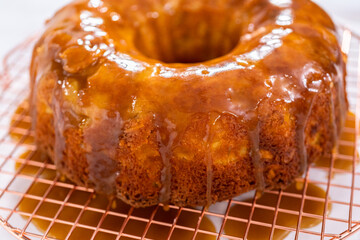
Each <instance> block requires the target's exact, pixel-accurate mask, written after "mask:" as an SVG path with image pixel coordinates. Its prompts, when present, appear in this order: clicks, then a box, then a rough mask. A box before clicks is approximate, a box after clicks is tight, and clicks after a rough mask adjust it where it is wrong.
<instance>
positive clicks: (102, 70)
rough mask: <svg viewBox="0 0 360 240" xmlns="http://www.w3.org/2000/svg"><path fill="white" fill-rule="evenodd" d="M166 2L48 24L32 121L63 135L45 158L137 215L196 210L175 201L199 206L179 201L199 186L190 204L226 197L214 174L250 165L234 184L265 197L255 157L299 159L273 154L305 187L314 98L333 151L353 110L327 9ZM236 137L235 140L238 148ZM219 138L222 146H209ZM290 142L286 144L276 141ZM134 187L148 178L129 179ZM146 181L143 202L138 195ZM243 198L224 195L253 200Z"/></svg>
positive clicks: (95, 5) (86, 8)
mask: <svg viewBox="0 0 360 240" xmlns="http://www.w3.org/2000/svg"><path fill="white" fill-rule="evenodd" d="M166 2H167V4H165V3H164V2H162V1H160V0H147V1H144V0H142V1H139V0H136V1H117V0H103V1H93V0H80V1H74V2H72V3H70V4H69V5H67V6H66V7H65V8H63V9H62V10H60V11H59V12H58V13H57V14H56V15H55V16H54V17H53V18H52V19H51V20H50V21H49V22H48V24H47V29H46V31H45V33H44V35H43V36H42V37H41V39H40V40H39V41H38V43H37V45H36V47H35V49H34V55H33V61H32V66H31V88H32V96H31V99H32V102H33V103H34V104H35V106H36V107H35V108H34V111H33V114H32V116H33V117H34V119H35V121H34V122H41V121H42V120H43V118H45V119H46V121H45V120H43V121H45V123H41V124H49V123H48V122H51V123H53V124H52V125H51V126H48V127H47V128H45V130H43V132H41V130H39V133H38V134H42V135H47V134H48V131H49V129H53V130H54V136H55V137H54V143H52V144H53V148H54V152H53V153H48V154H49V155H51V157H52V158H53V160H54V162H55V165H56V166H57V167H58V169H59V171H62V172H63V173H64V174H66V173H68V172H69V171H68V169H66V166H68V165H70V164H69V163H68V162H67V161H70V160H69V159H68V158H67V157H66V156H65V157H64V155H65V154H64V153H70V154H73V153H77V155H76V154H75V155H76V156H75V157H74V158H75V159H83V161H84V163H83V165H82V166H81V167H79V169H83V168H84V165H86V166H85V167H86V170H87V172H88V176H87V179H86V181H88V182H86V183H87V184H88V185H94V188H95V189H96V190H97V191H98V192H104V193H107V194H109V195H111V194H116V195H117V196H118V197H121V198H122V199H123V200H124V201H129V202H130V203H133V204H136V203H139V200H138V198H137V196H139V194H140V195H141V196H140V197H143V199H148V201H149V202H151V203H157V202H163V203H168V202H176V201H179V203H178V205H181V204H186V203H184V202H181V201H186V199H188V198H187V196H186V197H183V199H178V197H176V194H177V195H178V196H185V195H191V194H189V193H188V192H189V189H184V190H183V191H184V192H185V193H184V192H181V191H180V190H179V189H181V188H182V187H183V186H182V185H183V183H184V182H189V183H191V184H193V185H197V186H199V185H200V184H202V185H203V186H199V189H196V192H200V191H203V190H204V189H205V188H206V189H205V190H204V193H202V194H200V195H199V198H200V199H197V201H193V202H191V203H192V204H194V205H195V204H196V203H197V204H203V205H205V204H211V203H213V202H215V201H216V199H219V198H221V196H219V195H217V193H219V192H222V188H225V187H226V186H228V185H227V183H226V182H224V183H221V184H218V183H217V182H216V181H217V180H218V179H219V176H221V174H222V173H221V172H220V173H217V172H215V171H214V169H221V168H222V167H223V166H224V165H226V164H228V163H229V162H230V161H233V162H236V163H239V165H240V163H242V162H246V164H243V169H241V171H239V172H250V170H249V169H247V168H246V166H248V165H252V173H249V174H250V175H251V176H254V179H250V180H248V182H246V183H244V184H248V185H251V186H249V187H248V188H255V187H256V188H258V190H263V189H265V188H266V185H267V182H266V181H270V182H271V180H272V179H270V180H269V179H267V178H270V177H272V176H274V175H276V174H272V173H271V171H270V170H268V171H267V172H269V173H268V174H267V176H265V172H266V159H263V158H261V156H259V151H261V150H264V151H268V153H269V152H270V151H271V150H272V149H276V148H278V147H282V146H284V144H285V142H289V141H292V142H291V144H289V145H291V146H296V149H294V151H293V152H290V151H292V150H293V149H290V150H289V149H285V150H284V151H283V155H282V156H278V155H279V154H277V153H278V152H274V154H275V155H277V157H280V158H283V159H281V161H282V162H289V161H290V160H292V159H296V162H297V163H296V164H294V166H293V167H294V168H296V172H298V174H299V175H300V174H301V173H302V172H303V171H304V170H305V169H306V165H307V157H308V156H307V152H306V147H307V146H305V141H306V137H307V136H306V135H305V133H304V132H305V131H306V127H307V124H308V121H307V120H308V118H309V114H310V112H311V110H312V109H311V107H312V106H313V103H314V102H315V104H316V101H315V100H314V99H316V98H317V97H319V96H320V97H324V98H326V101H324V102H327V103H329V105H330V106H327V108H328V109H327V110H328V111H329V112H330V113H329V112H326V113H324V114H326V115H329V116H330V118H331V119H330V120H329V121H330V122H331V123H329V124H328V125H329V128H331V131H332V132H333V135H334V136H333V137H327V141H329V142H332V143H333V142H334V141H335V140H336V138H337V130H338V128H337V126H338V125H341V119H342V117H343V114H344V113H345V112H346V108H347V103H346V98H345V91H344V85H343V81H344V73H343V69H344V66H345V63H344V61H343V57H342V54H341V50H340V47H339V44H338V41H337V39H336V36H335V35H336V34H335V31H336V30H335V26H334V24H333V22H332V21H331V19H330V18H329V17H328V15H327V14H326V13H325V12H324V11H323V10H322V9H320V8H319V7H318V6H317V5H315V4H313V3H312V2H311V1H308V0H289V1H273V0H271V1H270V0H255V1H250V0H244V1H230V0H223V1H215V2H213V1H203V0H185V1H180V2H179V1H166ZM214 3H216V4H214ZM259 6H261V7H259ZM310 13H311V14H310ZM267 110H268V111H267ZM275 114H278V115H277V118H276V119H273V122H271V121H270V118H271V117H272V116H274V115H275ZM213 116H215V117H213ZM225 118H226V119H227V121H225V120H222V119H225ZM194 119H202V121H199V122H202V123H204V122H205V123H206V124H205V125H203V124H199V123H195V121H194ZM229 119H230V120H229ZM231 121H233V122H236V123H235V124H234V123H232V125H230V124H229V122H231ZM274 122H275V123H274ZM221 123H225V124H223V125H221ZM196 124H198V125H196ZM49 125H50V124H49ZM219 125H220V126H219ZM228 125H230V126H236V127H237V129H238V132H237V133H234V135H235V136H237V137H238V139H237V141H235V140H234V142H233V143H232V144H230V143H229V141H228V139H229V137H228V136H226V134H229V133H228V132H233V131H234V129H231V128H229V126H228ZM193 128H196V131H192V132H191V131H190V130H189V129H193ZM270 128H272V129H274V130H273V131H274V132H270V131H268V132H267V131H266V129H270ZM280 128H281V129H282V130H283V131H280V130H278V129H280ZM40 129H41V128H40ZM216 129H217V130H216ZM207 131H208V132H207ZM215 131H218V132H216V133H224V136H223V138H222V139H217V142H216V141H215V138H209V139H208V140H207V141H203V139H205V138H204V135H206V134H209V135H213V133H215ZM227 131H228V132H227ZM275 131H278V132H275ZM69 132H71V133H73V132H77V133H78V135H80V136H78V137H79V138H81V139H82V141H81V143H79V142H80V141H78V139H77V140H74V139H73V138H71V137H69V136H65V135H66V134H67V133H69ZM189 132H190V133H189ZM284 132H286V134H287V138H288V139H287V140H284V142H282V141H274V142H271V141H269V140H268V139H273V136H278V135H281V134H284ZM140 135H141V136H140ZM139 136H140V137H139ZM332 138H334V139H332ZM134 139H135V140H138V141H137V142H136V141H135V140H134ZM139 139H140V140H139ZM144 139H145V141H143V140H144ZM242 140H243V141H244V142H243V144H242V146H241V147H239V146H238V142H240V141H242ZM191 141H193V142H194V143H193V144H192V145H191V144H188V143H189V142H191ZM74 142H75V143H74ZM144 142H145V143H144ZM40 144H41V143H40ZM43 144H46V143H43ZM189 146H190V147H189ZM116 148H117V149H116ZM192 148H193V149H192ZM290 148H291V147H290ZM79 149H81V151H80V150H79ZM143 149H145V150H143ZM238 149H244V151H243V152H244V153H243V154H240V153H239V150H238ZM79 152H80V153H79ZM194 152H197V154H196V156H194ZM79 155H81V156H79ZM83 155H84V156H83ZM268 155H271V153H270V154H268ZM130 156H131V157H132V158H131V161H129V160H128V159H129V158H130ZM215 156H216V157H215ZM71 160H73V159H71ZM248 162H249V164H248ZM185 163H186V164H188V166H189V168H190V167H191V166H197V167H198V169H199V170H198V174H197V175H196V176H194V178H189V179H186V176H185V177H184V176H183V175H182V174H181V173H179V172H178V171H180V170H178V171H174V169H183V168H184V167H183V165H181V164H185ZM144 164H145V165H146V166H147V167H146V169H145V170H144V169H143V166H144ZM267 165H271V164H267ZM64 166H65V169H64ZM226 167H227V166H225V168H226ZM137 171H142V172H141V173H139V172H137ZM148 172H151V173H152V175H151V176H150V175H149V174H147V173H148ZM139 174H141V176H143V178H146V179H141V180H140V179H134V178H136V176H139ZM130 175H131V176H133V178H129V177H128V176H130ZM148 175H149V176H148ZM233 175H234V176H237V175H239V174H233ZM68 177H71V176H70V174H68ZM229 178H230V177H229ZM135 180H136V181H135ZM84 181H85V180H84ZM140 181H142V182H141V186H144V190H143V191H140V190H139V187H138V185H139V184H137V185H136V184H135V183H137V182H140ZM229 181H233V182H235V183H236V182H239V181H238V180H237V179H235V178H232V179H229ZM198 183H200V184H198ZM134 185H136V186H134ZM239 185H240V183H239ZM234 186H235V187H234V189H230V190H229V192H230V193H228V195H231V194H232V195H236V194H239V193H240V192H241V191H245V189H241V190H239V189H240V188H236V187H238V186H236V184H234ZM128 189H130V190H131V191H130V192H131V193H133V195H131V196H129V194H128V193H129V190H128ZM136 191H139V192H141V193H139V194H137V193H134V192H136ZM178 191H180V193H179V192H178ZM146 194H148V195H146ZM142 195H146V196H142ZM194 195H195V196H196V194H193V195H192V196H189V198H194ZM232 195H231V196H232ZM154 196H155V197H156V200H154V198H155V197H154ZM173 196H175V197H173ZM231 196H229V197H231ZM195 202H196V203H195ZM139 204H141V203H139Z"/></svg>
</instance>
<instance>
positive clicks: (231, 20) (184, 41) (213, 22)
mask: <svg viewBox="0 0 360 240" xmlns="http://www.w3.org/2000/svg"><path fill="white" fill-rule="evenodd" d="M239 39H240V23H239V21H238V20H237V17H236V16H235V14H233V13H231V10H229V9H228V8H227V9H221V8H220V9H216V8H211V7H207V8H201V7H199V8H198V9H191V8H189V9H187V8H185V9H182V10H181V11H178V12H175V13H173V14H167V13H162V12H158V13H156V14H152V15H150V17H148V18H147V21H146V22H145V23H143V24H140V26H138V27H137V32H136V36H135V46H136V47H137V49H138V50H139V51H140V52H141V53H142V54H143V55H145V56H146V57H149V58H152V59H156V60H159V61H162V62H165V63H197V62H204V61H207V60H211V59H214V58H218V57H221V56H224V55H226V54H227V53H229V52H231V50H232V49H234V47H235V46H236V45H237V44H238V42H239Z"/></svg>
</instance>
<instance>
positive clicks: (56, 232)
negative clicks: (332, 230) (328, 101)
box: [10, 101, 355, 240]
mask: <svg viewBox="0 0 360 240" xmlns="http://www.w3.org/2000/svg"><path fill="white" fill-rule="evenodd" d="M23 113H25V114H23ZM27 113H28V104H27V101H25V102H24V103H22V104H21V105H20V106H19V107H18V109H17V110H16V111H15V113H14V117H13V120H12V123H14V124H15V120H16V119H18V117H19V115H21V116H23V118H21V120H20V121H18V122H17V123H16V124H15V127H16V128H19V129H21V130H28V129H29V119H28V118H27V117H28V115H27ZM353 116H354V114H352V113H348V118H347V120H346V122H345V126H346V127H348V128H350V129H354V128H355V122H354V120H351V119H353ZM18 120H19V119H18ZM17 132H20V133H16V132H12V131H10V135H11V136H12V137H13V138H14V140H19V139H22V138H23V137H24V135H22V134H21V133H23V132H24V131H17ZM354 137H355V135H354V134H353V133H351V132H350V133H349V132H343V133H342V135H341V138H340V139H342V140H345V141H349V142H353V141H354ZM29 143H32V142H31V141H30V140H29ZM352 150H353V149H348V148H344V149H343V150H341V148H340V150H339V151H340V152H341V153H342V154H345V155H349V156H352V154H353V152H352ZM19 158H20V159H30V160H32V161H38V162H42V163H43V162H44V161H50V160H49V159H47V157H46V156H44V154H42V153H40V152H39V151H35V152H31V151H28V152H25V153H23V154H22V155H21V156H20V157H19ZM339 161H340V160H336V161H335V166H334V167H335V168H340V169H346V170H349V169H350V167H352V164H351V166H350V164H344V163H342V162H339ZM349 162H350V161H349ZM340 163H341V164H340ZM321 164H323V162H322V160H320V163H319V162H316V163H315V165H318V166H321ZM20 167H22V163H21V162H17V163H16V165H15V170H18V169H19V168H20ZM327 167H328V166H327ZM39 170H40V168H39V167H35V166H32V165H25V167H23V168H22V170H21V171H20V174H24V175H29V176H35V175H36V174H37V173H38V172H39ZM55 176H56V171H55V170H51V169H47V168H45V169H44V170H43V171H41V173H40V174H39V178H43V179H48V180H53V179H54V178H55ZM48 187H49V185H47V184H44V183H40V182H36V183H34V184H33V185H32V186H31V187H30V188H29V189H28V191H27V193H28V194H30V195H34V196H39V197H42V196H43V195H44V193H45V192H46V190H47V189H48ZM302 187H303V186H302V184H297V183H294V184H292V185H291V186H290V187H289V188H288V189H285V190H284V193H294V194H299V195H301V194H302V191H303V190H302ZM68 192H69V189H67V188H63V187H58V186H55V187H54V189H53V190H52V191H50V193H49V195H48V196H47V198H48V199H55V200H59V201H63V200H64V199H65V197H66V195H67V194H68ZM89 195H90V193H88V192H84V191H75V192H74V193H73V195H72V197H71V198H70V199H69V202H70V203H74V204H84V203H85V202H86V201H87V200H88V198H89ZM306 195H307V196H313V197H316V198H318V200H319V201H314V200H309V199H306V200H305V205H304V212H306V213H310V214H314V215H317V216H322V214H323V210H324V201H322V199H324V198H325V192H324V190H323V189H322V188H319V187H318V186H316V185H314V184H311V183H310V184H309V185H308V187H307V192H306ZM244 202H248V203H251V202H252V199H245V200H244ZM37 204H38V201H37V200H34V199H31V198H26V197H25V198H24V199H23V200H22V201H21V203H20V204H19V206H18V210H20V211H22V212H26V213H32V212H33V211H34V209H35V207H36V206H37ZM108 204H109V199H108V198H107V197H106V196H104V195H95V197H94V198H92V199H91V201H90V204H89V206H90V207H95V208H98V209H106V208H107V206H108ZM257 204H260V205H263V206H268V207H273V208H275V207H276V204H277V195H276V194H272V193H269V192H266V193H264V194H263V195H262V196H260V197H259V198H258V199H257ZM300 204H301V198H297V197H293V196H286V194H283V196H282V198H281V202H280V208H281V209H285V210H293V211H298V209H299V208H300ZM58 209H59V205H57V204H52V203H48V202H45V203H43V204H42V206H41V207H40V208H39V210H38V211H37V212H36V214H37V215H40V216H46V217H50V218H51V217H54V216H55V214H56V212H57V211H58ZM129 209H130V206H129V205H127V204H125V203H123V202H122V201H120V200H115V201H114V202H113V203H112V204H111V211H114V212H118V213H123V214H127V212H128V211H129ZM154 209H155V207H149V208H140V209H134V212H133V215H134V216H142V217H144V218H149V217H150V215H151V214H152V212H153V211H154ZM330 211H331V205H329V206H328V213H329V212H330ZM79 214H80V209H79V208H74V207H65V208H64V209H63V210H62V212H61V213H60V215H59V217H58V219H61V220H65V221H70V222H73V221H75V219H76V218H77V217H78V215H79ZM176 214H177V210H175V209H171V208H170V210H168V211H165V210H163V208H161V207H159V208H158V210H157V213H156V215H155V217H154V220H155V221H161V222H166V223H169V224H172V222H173V220H174V218H175V216H176ZM249 214H250V206H244V205H240V204H236V205H234V206H233V207H231V208H230V211H229V216H234V217H239V218H242V219H246V220H247V219H248V218H249ZM99 216H101V214H99V213H96V212H94V211H85V212H84V214H83V217H82V218H81V219H80V223H81V224H85V225H89V226H94V227H96V226H97V224H98V222H99ZM198 217H199V215H198V214H195V213H191V212H187V211H183V212H182V213H181V215H180V218H179V219H178V223H177V224H178V225H182V226H188V227H194V226H196V223H197V221H198ZM273 218H274V211H271V210H265V209H261V208H259V207H257V208H256V210H255V211H254V215H253V218H252V219H253V220H255V221H260V222H265V223H269V224H272V221H273ZM123 221H124V219H123V218H118V217H114V216H113V217H109V218H106V219H105V221H104V223H103V225H102V228H104V229H109V230H113V231H118V230H119V228H120V227H121V225H122V223H123ZM297 221H298V215H297V214H289V213H283V212H281V211H279V213H278V216H277V220H276V224H277V225H280V226H286V227H296V225H297ZM320 222H321V220H320V219H317V218H309V217H304V216H303V217H302V223H301V228H311V227H313V226H316V225H318V224H319V223H320ZM32 223H33V224H34V225H35V226H36V227H37V228H38V229H39V230H40V231H41V232H45V231H46V230H47V228H48V226H49V222H48V221H45V220H41V219H38V218H34V219H33V220H32ZM145 226H146V222H140V221H129V222H128V223H127V225H126V227H125V229H124V233H127V234H133V235H136V236H138V235H139V234H141V233H142V232H143V230H144V229H145ZM70 229H71V226H70V225H66V224H59V223H55V224H54V225H53V227H52V228H51V229H50V231H49V234H48V236H50V237H54V238H58V239H63V238H65V237H66V236H67V234H68V232H69V231H70ZM200 229H203V230H207V231H210V232H215V227H214V225H213V223H212V222H211V220H210V219H208V218H207V217H206V216H204V218H203V220H202V222H201V225H200ZM269 229H270V228H266V227H260V226H257V225H255V224H253V225H251V227H250V229H249V235H248V239H249V240H252V239H266V238H268V237H269V235H270V230H269ZM168 230H169V228H167V227H163V226H160V225H157V224H152V225H151V227H150V228H149V231H148V233H147V235H146V237H148V238H153V239H165V238H166V237H167V234H168ZM245 230H246V224H245V223H243V222H238V221H234V220H227V223H226V224H225V229H224V231H225V234H228V235H231V236H236V237H243V236H244V233H245ZM92 234H93V231H92V230H87V229H85V228H80V227H77V228H75V230H74V231H73V233H72V235H71V237H70V239H79V238H81V239H87V238H91V236H92ZM288 234H289V232H287V231H284V230H278V229H276V230H275V231H274V235H273V238H274V239H283V238H285V237H286V236H287V235H288ZM97 236H98V239H104V240H107V239H115V237H114V235H111V234H105V233H101V232H100V233H99V234H98V235H97ZM172 236H173V237H172V239H184V240H186V239H191V238H192V236H193V233H192V232H190V231H184V230H180V229H175V231H174V233H173V235H172ZM197 236H198V237H197V239H216V238H215V237H211V236H209V235H205V234H198V235H197ZM125 239H126V238H125Z"/></svg>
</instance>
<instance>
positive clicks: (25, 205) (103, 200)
mask: <svg viewBox="0 0 360 240" xmlns="http://www.w3.org/2000/svg"><path fill="white" fill-rule="evenodd" d="M19 158H20V159H30V160H32V161H39V162H43V161H44V159H46V157H45V156H43V155H42V154H41V153H39V152H35V153H32V152H30V151H29V152H25V153H23V154H22V155H21V156H20V157H19ZM21 165H22V164H21V163H20V162H17V163H16V165H15V170H18V169H19V168H20V167H21ZM38 171H39V168H38V167H34V166H31V165H26V167H25V168H23V169H22V170H21V172H20V173H21V174H24V175H30V176H34V175H35V174H36V173H37V172H38ZM55 176H56V172H55V171H49V170H45V171H43V172H42V173H41V174H40V175H39V178H45V179H49V180H50V179H54V178H55ZM48 187H49V185H48V184H44V183H40V182H35V183H34V184H32V185H31V187H30V188H29V189H28V191H27V194H29V195H32V196H39V197H42V196H44V194H45V192H46V191H47V189H48ZM68 193H69V189H68V188H64V187H59V186H54V187H53V190H51V191H50V193H49V194H48V196H47V197H46V198H47V199H54V200H58V201H63V200H64V199H65V197H66V196H67V194H68ZM89 195H90V193H88V192H85V191H75V192H74V193H73V194H72V195H71V197H70V198H69V200H68V203H72V204H84V203H85V202H86V201H87V200H88V199H89ZM112 201H113V202H112V203H111V209H110V211H112V212H115V213H122V214H127V213H128V211H129V210H130V206H129V205H127V204H125V203H123V202H122V201H121V200H118V199H116V200H112ZM38 202H39V201H37V200H34V199H31V198H27V197H25V198H24V199H23V200H22V201H21V202H20V204H19V206H18V210H19V211H21V212H25V213H32V212H33V211H34V210H35V208H36V206H37V204H38ZM108 205H109V199H108V198H107V197H106V196H105V195H98V194H96V195H94V196H93V198H92V199H91V201H90V203H89V205H88V207H93V208H96V209H100V210H105V209H107V207H108ZM59 206H60V205H59V204H54V203H49V202H47V201H45V202H44V203H42V205H41V207H40V208H39V209H38V211H37V212H36V215H38V216H43V217H49V218H52V217H54V216H55V214H56V213H57V211H58V210H59ZM80 210H81V209H80V208H76V207H69V206H66V207H64V209H63V210H62V211H61V213H60V215H59V216H58V219H60V220H64V221H69V222H74V221H75V219H76V218H77V217H78V216H79V214H80ZM154 210H155V207H148V208H139V209H134V210H133V213H132V215H133V216H137V217H143V218H145V219H148V218H149V217H150V216H151V214H152V213H153V212H154ZM177 213H178V210H177V209H172V208H170V209H169V210H167V211H165V210H164V209H163V208H162V207H158V209H157V212H156V214H155V216H154V220H155V221H159V222H163V223H167V224H170V225H171V224H172V223H173V221H174V219H175V217H176V215H177ZM100 216H101V214H100V213H98V212H96V211H87V210H85V212H84V213H83V215H82V216H81V218H80V221H79V223H80V224H83V225H87V226H92V227H96V226H97V224H98V223H99V220H100ZM199 216H200V215H199V214H197V213H192V212H189V211H185V210H184V211H182V212H181V214H180V216H179V218H178V221H177V225H181V226H185V227H190V228H195V226H196V225H197V222H198V219H199ZM24 218H26V219H27V217H24ZM123 222H124V218H121V217H116V216H114V215H111V214H109V215H108V217H107V218H106V219H105V221H104V222H103V224H102V225H101V228H103V229H107V230H112V231H119V229H120V227H121V226H122V224H123ZM32 224H34V225H35V226H36V228H37V229H38V230H39V231H41V232H43V233H44V232H45V231H46V230H47V229H48V227H49V222H48V221H45V220H42V219H39V218H33V220H32ZM146 225H147V222H146V221H138V220H131V219H130V220H129V222H128V223H127V224H126V227H125V228H124V231H123V233H126V234H130V235H134V236H141V234H142V233H143V231H144V230H145V227H146ZM71 227H72V225H68V224H60V223H55V224H54V225H53V227H52V228H51V229H50V231H49V233H48V235H47V236H48V237H52V238H57V239H64V238H65V237H66V236H67V234H68V232H69V231H70V229H71ZM199 228H200V229H202V230H206V231H209V232H215V227H214V225H213V223H212V222H211V220H210V219H209V218H207V217H206V216H204V217H203V219H202V222H201V224H200V227H199ZM169 231H170V228H169V227H168V226H161V225H159V224H155V223H154V224H152V225H150V228H149V230H148V232H147V234H146V237H147V238H150V239H159V240H160V239H166V238H167V236H168V234H169ZM92 234H93V230H89V229H86V228H82V227H77V228H75V229H74V231H73V233H72V234H71V236H70V239H90V238H91V236H92ZM193 234H194V233H193V232H192V231H187V230H182V229H179V228H176V229H175V230H174V232H173V233H172V235H171V236H172V237H171V239H174V240H177V239H178V240H186V239H192V237H193ZM115 238H116V235H114V234H108V233H103V232H100V233H98V234H97V236H96V238H95V239H102V240H112V239H115ZM122 239H128V238H124V237H122ZM129 239H130V238H129ZM196 239H204V240H210V239H211V240H213V239H214V240H215V239H216V237H213V236H211V235H207V234H202V233H199V234H197V237H196Z"/></svg>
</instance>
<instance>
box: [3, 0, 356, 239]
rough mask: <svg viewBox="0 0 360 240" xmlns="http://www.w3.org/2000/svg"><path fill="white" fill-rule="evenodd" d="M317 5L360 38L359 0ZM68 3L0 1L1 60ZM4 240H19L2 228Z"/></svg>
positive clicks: (324, 0)
mask: <svg viewBox="0 0 360 240" xmlns="http://www.w3.org/2000/svg"><path fill="white" fill-rule="evenodd" d="M314 1H315V2H317V3H318V4H319V5H321V6H322V7H323V8H324V9H325V10H326V11H328V13H329V14H330V15H331V16H332V17H333V19H334V20H335V22H337V23H340V24H343V25H346V26H348V27H349V28H351V29H352V30H353V31H354V32H356V33H358V34H359V35H360V1H359V0H314ZM67 2H69V0H0V59H2V58H3V57H4V55H5V54H6V53H7V52H8V51H9V50H10V49H11V48H13V47H15V46H16V45H17V44H18V43H20V42H22V41H23V40H24V39H25V38H26V37H27V36H29V35H31V34H33V33H35V32H36V31H37V30H39V29H41V27H42V26H43V22H44V21H45V20H46V19H47V18H50V17H51V16H52V14H53V13H54V11H56V9H58V8H59V7H61V6H62V5H64V4H66V3H67ZM310 14H311V13H310ZM0 69H1V66H0ZM0 239H2V240H7V239H15V238H14V237H12V236H11V235H10V234H8V233H7V232H6V231H5V230H4V229H2V228H1V227H0ZM351 239H360V238H359V236H358V237H353V238H351Z"/></svg>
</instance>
